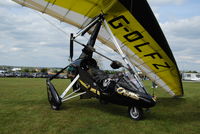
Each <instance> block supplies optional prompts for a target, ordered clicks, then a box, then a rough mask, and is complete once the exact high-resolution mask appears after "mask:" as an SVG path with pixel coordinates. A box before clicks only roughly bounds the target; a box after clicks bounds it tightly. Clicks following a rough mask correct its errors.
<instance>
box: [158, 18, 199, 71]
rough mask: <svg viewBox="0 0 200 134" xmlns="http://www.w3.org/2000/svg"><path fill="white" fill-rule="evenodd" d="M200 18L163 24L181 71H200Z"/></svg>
mask: <svg viewBox="0 0 200 134" xmlns="http://www.w3.org/2000/svg"><path fill="white" fill-rule="evenodd" d="M199 22H200V16H194V17H191V18H187V19H181V20H175V21H171V22H165V23H163V24H161V27H162V29H163V31H164V33H165V35H166V37H167V39H168V41H169V45H170V47H171V49H172V51H173V53H174V55H175V58H176V60H177V63H178V65H179V67H180V69H183V70H184V69H185V70H190V69H189V68H193V70H200V69H199V68H198V67H199V59H200V45H199V42H200V24H199Z"/></svg>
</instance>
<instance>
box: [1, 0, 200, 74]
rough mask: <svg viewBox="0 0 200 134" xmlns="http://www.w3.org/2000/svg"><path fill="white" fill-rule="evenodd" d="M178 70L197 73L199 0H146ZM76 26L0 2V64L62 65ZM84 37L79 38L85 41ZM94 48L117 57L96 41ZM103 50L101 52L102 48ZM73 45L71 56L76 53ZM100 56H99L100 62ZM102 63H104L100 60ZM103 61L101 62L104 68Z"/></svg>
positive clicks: (7, 0)
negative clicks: (73, 50)
mask: <svg viewBox="0 0 200 134" xmlns="http://www.w3.org/2000/svg"><path fill="white" fill-rule="evenodd" d="M148 2H149V4H150V6H151V8H152V10H153V12H154V14H155V16H156V18H157V19H158V22H159V24H160V26H161V28H162V30H163V32H164V34H165V36H166V38H167V40H168V43H169V45H170V48H171V50H172V52H173V54H174V57H175V59H176V62H177V64H178V67H179V69H180V70H184V71H187V70H196V71H199V72H200V45H199V42H200V1H199V0H148ZM78 31H79V29H77V28H75V27H73V26H70V25H68V24H65V23H61V22H60V21H58V20H56V19H54V18H52V17H50V16H48V15H44V14H41V13H38V12H37V11H33V10H31V9H28V8H26V7H22V6H20V5H18V4H15V3H14V2H12V1H11V0H1V1H0V65H12V66H34V67H38V66H40V67H64V66H66V65H67V64H68V63H69V61H68V57H69V35H70V33H71V32H73V33H76V32H78ZM87 38H88V37H82V38H81V40H82V41H86V39H87ZM97 46H98V47H97V50H98V48H99V47H100V48H99V50H98V51H100V52H102V53H103V54H105V55H108V56H109V57H111V58H114V59H116V57H117V58H118V59H119V58H120V56H117V55H115V54H114V52H113V51H112V50H109V49H108V48H106V47H104V45H103V44H101V43H100V42H97ZM104 50H105V51H104ZM80 51H81V49H80V47H79V46H75V57H77V56H78V55H79V54H80ZM103 60H104V59H102V61H103ZM103 64H104V63H103ZM105 66H107V63H106V64H104V68H107V67H105Z"/></svg>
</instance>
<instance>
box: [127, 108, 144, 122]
mask: <svg viewBox="0 0 200 134" xmlns="http://www.w3.org/2000/svg"><path fill="white" fill-rule="evenodd" d="M128 113H129V116H130V118H131V119H133V120H141V119H143V110H142V108H139V107H135V106H131V107H129V108H128Z"/></svg>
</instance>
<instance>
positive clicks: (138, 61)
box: [13, 0, 183, 96]
mask: <svg viewBox="0 0 200 134" xmlns="http://www.w3.org/2000/svg"><path fill="white" fill-rule="evenodd" d="M13 1H15V2H17V3H18V4H21V5H23V6H26V7H29V8H32V9H34V10H37V11H40V12H42V13H46V14H48V15H50V16H52V17H54V18H57V19H58V20H60V21H63V22H66V23H69V24H71V25H74V26H76V27H78V28H83V27H85V26H86V25H87V24H88V23H89V22H90V21H91V20H92V18H94V17H95V16H97V15H99V14H101V13H104V14H106V17H105V19H106V21H107V22H108V24H109V27H110V29H111V31H112V32H113V34H114V36H115V37H116V39H117V41H118V43H119V44H120V47H121V49H122V50H123V51H124V53H125V54H126V56H127V57H128V58H129V60H130V62H131V63H132V64H134V65H135V66H137V67H138V68H139V69H140V70H141V71H142V72H143V73H145V74H146V75H147V76H148V77H149V78H150V79H152V80H153V81H154V82H156V83H157V84H158V85H159V86H160V87H162V88H164V89H165V90H166V91H167V92H169V94H171V95H172V96H182V95H183V90H182V83H181V79H180V74H179V71H178V68H177V65H176V61H175V59H174V57H173V54H172V52H171V50H170V48H169V45H168V43H167V41H166V39H165V36H164V34H163V33H162V30H161V29H160V27H159V25H158V22H157V20H156V19H155V17H154V15H153V12H152V11H151V9H150V7H149V5H148V3H147V2H146V0H76V1H74V0H13ZM98 39H99V40H100V41H101V42H102V43H103V44H105V45H107V46H108V47H110V48H112V49H114V50H115V47H114V45H113V43H112V41H111V36H110V35H109V33H108V32H107V29H106V28H105V27H103V28H101V30H100V34H99V36H98Z"/></svg>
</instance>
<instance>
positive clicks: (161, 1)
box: [148, 0, 186, 5]
mask: <svg viewBox="0 0 200 134" xmlns="http://www.w3.org/2000/svg"><path fill="white" fill-rule="evenodd" d="M185 1H186V0H148V2H149V3H150V4H152V5H165V4H182V3H184V2H185Z"/></svg>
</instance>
